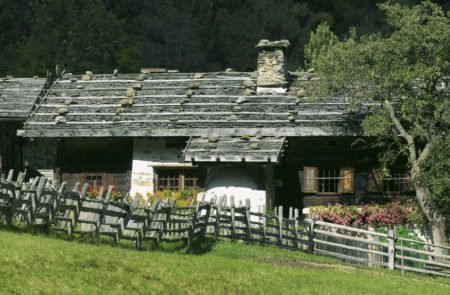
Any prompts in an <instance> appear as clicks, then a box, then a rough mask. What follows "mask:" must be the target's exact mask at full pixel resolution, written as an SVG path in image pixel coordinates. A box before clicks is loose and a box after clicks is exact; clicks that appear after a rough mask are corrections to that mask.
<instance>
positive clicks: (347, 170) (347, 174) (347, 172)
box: [339, 167, 355, 193]
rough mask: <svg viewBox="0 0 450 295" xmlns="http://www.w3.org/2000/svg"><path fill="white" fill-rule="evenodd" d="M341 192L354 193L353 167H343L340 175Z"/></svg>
mask: <svg viewBox="0 0 450 295" xmlns="http://www.w3.org/2000/svg"><path fill="white" fill-rule="evenodd" d="M339 177H340V179H339V192H340V193H353V191H354V190H353V187H354V183H355V181H354V179H355V169H354V168H353V167H342V168H341V170H340V173H339Z"/></svg>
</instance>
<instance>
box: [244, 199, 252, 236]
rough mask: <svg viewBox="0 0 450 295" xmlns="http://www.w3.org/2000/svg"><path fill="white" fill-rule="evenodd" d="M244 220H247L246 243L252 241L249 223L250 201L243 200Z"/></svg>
mask: <svg viewBox="0 0 450 295" xmlns="http://www.w3.org/2000/svg"><path fill="white" fill-rule="evenodd" d="M245 218H246V219H247V234H248V241H249V242H251V240H252V227H251V225H252V224H251V222H250V199H245Z"/></svg>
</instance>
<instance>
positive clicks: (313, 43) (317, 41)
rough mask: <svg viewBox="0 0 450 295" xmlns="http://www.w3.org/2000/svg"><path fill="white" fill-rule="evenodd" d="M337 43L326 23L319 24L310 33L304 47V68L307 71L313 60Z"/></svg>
mask: <svg viewBox="0 0 450 295" xmlns="http://www.w3.org/2000/svg"><path fill="white" fill-rule="evenodd" d="M338 41H339V40H338V37H337V36H336V35H335V34H334V33H333V32H332V31H331V30H330V26H329V25H328V24H327V23H326V22H325V23H322V24H320V25H319V26H318V27H317V28H316V30H315V31H312V32H311V34H310V37H309V42H308V44H306V45H305V68H306V69H308V68H309V67H310V65H311V62H312V61H313V60H314V59H316V58H317V57H318V56H319V55H322V54H325V52H326V51H327V50H328V49H329V48H330V47H333V45H335V44H336V43H337V42H338Z"/></svg>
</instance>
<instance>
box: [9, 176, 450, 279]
mask: <svg viewBox="0 0 450 295" xmlns="http://www.w3.org/2000/svg"><path fill="white" fill-rule="evenodd" d="M87 191H88V184H84V185H83V186H81V185H80V183H76V184H75V186H74V187H73V188H70V189H68V188H67V186H66V184H65V183H62V184H61V185H60V186H59V187H58V188H56V187H54V186H52V185H50V184H49V182H48V181H47V179H46V178H45V177H36V178H34V179H33V180H32V181H30V182H25V173H23V172H19V173H18V176H17V178H16V179H15V180H13V171H10V173H9V174H8V176H7V178H6V179H2V180H0V222H3V223H5V224H8V225H10V224H14V223H17V222H19V223H26V224H27V225H28V226H29V227H45V228H47V229H49V230H52V231H63V232H66V233H67V234H68V235H73V234H75V233H86V232H87V233H93V234H95V235H97V236H108V237H111V238H112V239H114V240H115V241H120V240H130V241H132V242H133V243H134V244H135V246H136V248H140V247H141V246H142V243H143V242H145V241H148V240H152V241H154V242H156V243H160V242H161V241H178V240H186V241H187V243H188V244H192V242H193V241H194V239H196V238H198V237H205V236H210V237H214V238H215V239H230V240H233V241H244V242H249V243H261V244H272V245H277V246H279V247H284V248H290V249H296V250H303V251H308V252H311V253H316V254H321V255H327V256H333V257H337V258H339V259H342V260H344V261H346V262H352V263H358V264H362V265H365V266H370V267H384V268H388V269H391V270H394V269H399V270H401V271H402V272H403V271H412V272H419V273H426V274H431V275H437V276H445V277H450V255H449V252H450V248H449V247H447V246H442V245H436V244H431V243H426V242H422V241H416V240H412V239H405V238H401V237H398V236H396V235H395V231H394V230H393V229H389V230H388V231H387V233H379V232H375V231H373V230H368V229H361V228H353V227H348V226H343V225H337V224H331V223H326V222H323V221H319V220H314V219H304V218H303V217H302V216H301V215H300V214H299V210H298V209H294V208H289V209H288V210H287V211H288V216H287V217H285V216H283V208H282V207H281V206H279V207H277V208H275V211H274V213H273V214H269V213H266V210H265V208H262V207H261V208H260V209H259V210H257V211H258V212H254V211H252V210H251V206H250V200H249V199H247V200H246V202H245V204H243V203H239V204H236V203H235V202H234V198H233V197H228V198H227V197H226V196H222V197H220V198H213V199H211V200H210V201H208V202H205V201H204V200H199V201H197V202H195V203H194V202H193V203H192V204H190V205H189V206H177V204H176V202H175V201H172V202H169V201H168V200H156V201H153V202H150V201H148V200H147V201H144V200H143V199H142V197H136V198H135V199H133V200H132V201H128V200H126V199H124V200H120V201H113V200H111V195H112V187H108V188H107V189H106V190H103V188H101V189H100V190H99V193H98V197H97V198H89V197H88V196H87Z"/></svg>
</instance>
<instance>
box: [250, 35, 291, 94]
mask: <svg viewBox="0 0 450 295" xmlns="http://www.w3.org/2000/svg"><path fill="white" fill-rule="evenodd" d="M288 46H289V41H287V40H282V41H273V42H270V41H268V40H261V41H260V42H259V43H258V45H256V47H257V48H259V49H260V52H259V55H258V78H257V85H258V92H261V91H263V90H267V89H265V88H279V87H281V88H283V87H286V85H287V79H286V78H287V56H286V48H287V47H288ZM277 92H279V91H277Z"/></svg>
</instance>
